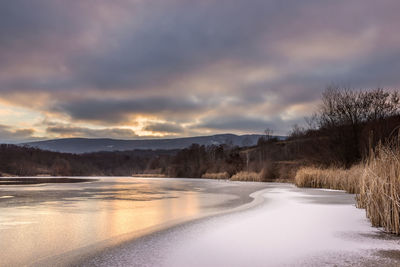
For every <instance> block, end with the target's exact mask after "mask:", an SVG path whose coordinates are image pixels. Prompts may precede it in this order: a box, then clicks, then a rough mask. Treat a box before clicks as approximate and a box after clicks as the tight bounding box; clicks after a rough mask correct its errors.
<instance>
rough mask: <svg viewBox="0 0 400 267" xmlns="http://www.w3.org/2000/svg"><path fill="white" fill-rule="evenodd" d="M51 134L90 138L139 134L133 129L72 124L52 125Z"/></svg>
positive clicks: (49, 128)
mask: <svg viewBox="0 0 400 267" xmlns="http://www.w3.org/2000/svg"><path fill="white" fill-rule="evenodd" d="M47 132H48V133H50V134H57V135H58V136H59V137H90V138H115V139H132V138H137V137H138V135H137V134H136V133H135V132H134V131H133V130H131V129H124V128H105V129H90V128H86V127H70V126H62V125H60V126H50V127H48V128H47Z"/></svg>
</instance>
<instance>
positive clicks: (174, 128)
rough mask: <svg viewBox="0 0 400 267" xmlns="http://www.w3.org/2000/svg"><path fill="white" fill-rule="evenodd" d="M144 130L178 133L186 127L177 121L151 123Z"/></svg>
mask: <svg viewBox="0 0 400 267" xmlns="http://www.w3.org/2000/svg"><path fill="white" fill-rule="evenodd" d="M143 130H145V131H151V132H159V133H171V134H178V133H183V132H184V128H183V127H182V126H180V125H179V124H176V123H150V124H148V125H146V126H145V127H144V128H143Z"/></svg>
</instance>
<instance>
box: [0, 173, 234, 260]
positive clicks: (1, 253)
mask: <svg viewBox="0 0 400 267" xmlns="http://www.w3.org/2000/svg"><path fill="white" fill-rule="evenodd" d="M206 185H208V186H209V183H200V182H198V181H197V183H195V182H192V181H187V180H166V179H164V180H163V179H133V178H105V179H101V180H98V181H93V182H90V183H83V184H45V185H23V186H3V187H1V186H0V237H1V238H0V266H15V265H25V264H28V263H31V262H33V261H36V260H38V259H41V258H46V257H49V256H52V255H56V254H61V253H64V252H67V251H70V250H73V249H77V248H80V247H84V246H87V245H90V244H94V243H96V242H100V241H102V240H106V239H109V238H113V237H116V236H120V235H123V234H127V233H132V232H135V231H139V230H143V229H146V228H148V227H153V226H157V225H160V224H162V223H165V222H169V221H172V220H178V219H183V218H187V217H189V216H196V215H198V214H200V213H201V212H206V211H209V210H210V209H211V207H213V206H218V205H219V204H221V203H223V202H224V201H229V200H232V199H234V198H235V197H234V196H229V195H224V194H212V197H210V194H209V193H207V192H206V190H205V188H206V187H204V186H206ZM202 186H203V188H202ZM214 187H215V185H214Z"/></svg>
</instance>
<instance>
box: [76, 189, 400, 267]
mask: <svg viewBox="0 0 400 267" xmlns="http://www.w3.org/2000/svg"><path fill="white" fill-rule="evenodd" d="M256 198H257V199H258V201H259V200H260V198H262V202H259V205H256V206H252V207H250V208H247V209H242V210H239V211H237V212H233V213H229V214H224V215H219V216H214V217H208V218H206V219H201V220H197V221H193V222H190V223H186V224H182V225H179V226H176V227H173V228H170V229H167V230H165V231H160V232H156V233H153V234H150V235H147V236H144V237H142V238H140V239H138V240H135V241H133V242H125V243H123V244H121V245H119V246H115V247H111V248H108V249H106V250H103V251H102V252H100V253H98V254H96V255H92V256H91V257H89V258H87V259H84V260H82V261H80V262H79V264H78V265H85V266H116V265H117V266H178V267H179V266H248V264H249V263H250V262H251V265H252V266H333V265H336V266H398V265H399V264H400V252H399V242H400V239H399V238H397V237H394V236H392V235H387V234H384V233H383V232H382V231H380V230H379V229H376V228H372V227H371V226H370V223H369V222H368V220H367V219H366V218H365V215H364V211H362V210H360V209H356V208H355V207H354V206H355V200H354V195H350V194H347V193H345V192H343V191H332V190H329V191H327V190H320V189H299V188H296V187H294V186H293V185H288V184H268V188H267V189H265V190H263V191H261V193H260V194H258V196H257V197H256Z"/></svg>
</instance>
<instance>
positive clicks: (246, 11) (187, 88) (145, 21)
mask: <svg viewBox="0 0 400 267" xmlns="http://www.w3.org/2000/svg"><path fill="white" fill-rule="evenodd" d="M399 12H400V1H398V0H380V1H376V0H325V1H321V0H218V1H216V0H215V1H210V0H201V1H199V0H113V1H109V0H79V1H78V0H71V1H65V0H35V1H31V0H12V1H11V0H9V1H7V0H6V1H0V141H1V142H22V141H28V140H37V139H50V138H65V137H90V138H102V137H108V138H120V139H140V138H150V137H151V138H161V137H168V138H170V137H184V136H198V135H209V134H218V133H235V134H246V133H257V134H258V133H262V132H263V130H264V129H266V128H269V129H273V130H274V133H276V134H286V133H287V132H288V131H289V130H290V128H291V127H292V126H293V125H294V124H296V123H299V124H301V123H303V121H304V117H305V116H309V115H310V114H312V112H313V110H315V109H316V108H317V107H318V105H319V99H320V97H321V93H322V92H323V90H324V89H325V88H326V87H327V86H329V85H331V84H340V85H344V86H347V87H351V88H362V89H367V88H376V87H384V88H388V89H396V88H400V34H399V28H400V16H399Z"/></svg>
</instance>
